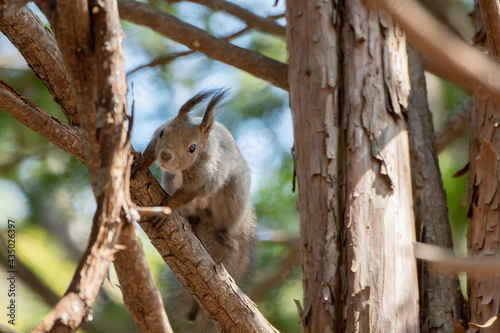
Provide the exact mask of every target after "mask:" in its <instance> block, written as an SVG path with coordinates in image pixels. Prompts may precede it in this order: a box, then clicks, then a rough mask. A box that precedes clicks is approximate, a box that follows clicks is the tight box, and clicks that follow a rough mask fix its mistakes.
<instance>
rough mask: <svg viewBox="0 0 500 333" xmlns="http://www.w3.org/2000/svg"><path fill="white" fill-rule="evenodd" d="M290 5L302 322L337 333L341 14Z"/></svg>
mask: <svg viewBox="0 0 500 333" xmlns="http://www.w3.org/2000/svg"><path fill="white" fill-rule="evenodd" d="M286 5H287V8H286V15H287V22H288V23H287V44H288V53H289V66H288V69H289V72H288V78H289V85H290V106H291V109H292V119H293V129H294V138H295V146H294V152H295V167H296V171H297V181H298V189H299V203H298V209H299V213H300V235H301V236H300V237H301V240H300V241H301V244H300V246H301V252H302V284H303V289H304V300H303V306H302V309H299V312H300V320H301V326H302V331H303V332H304V333H305V332H333V331H339V328H340V327H341V318H342V306H339V304H340V303H341V302H342V300H343V298H344V295H343V288H344V286H343V285H342V281H341V280H342V279H341V276H342V274H340V272H341V267H342V265H343V259H342V253H341V248H340V244H341V232H340V230H341V224H342V221H341V215H342V211H341V208H340V204H339V192H340V191H341V188H340V186H339V183H341V179H340V178H339V177H340V176H339V175H340V173H339V170H338V163H339V162H340V161H339V159H340V157H339V156H338V155H339V140H340V133H339V127H340V126H339V94H340V90H339V89H340V87H339V74H340V70H339V67H338V65H339V63H340V61H339V54H338V53H339V44H338V31H337V30H336V28H338V21H335V20H336V19H339V15H340V13H338V12H337V11H336V10H334V8H333V7H332V3H331V2H329V1H324V2H313V1H302V0H288V1H287V2H286ZM332 17H333V20H334V22H336V23H337V25H332Z"/></svg>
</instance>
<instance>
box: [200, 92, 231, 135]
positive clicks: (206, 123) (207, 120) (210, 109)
mask: <svg viewBox="0 0 500 333" xmlns="http://www.w3.org/2000/svg"><path fill="white" fill-rule="evenodd" d="M228 90H229V89H223V88H220V89H217V90H216V91H215V94H214V96H213V97H212V99H211V100H210V102H209V103H208V105H207V109H206V110H205V115H204V116H203V120H202V121H201V125H200V127H201V130H202V132H203V140H204V141H206V139H207V137H208V134H209V133H210V131H211V130H212V127H213V126H214V118H215V117H214V108H215V105H217V103H219V102H220V100H221V99H222V98H223V97H224V95H225V94H226V93H227V91H228Z"/></svg>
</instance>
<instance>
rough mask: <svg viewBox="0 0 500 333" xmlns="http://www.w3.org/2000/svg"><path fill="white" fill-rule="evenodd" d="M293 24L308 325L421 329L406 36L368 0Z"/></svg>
mask: <svg viewBox="0 0 500 333" xmlns="http://www.w3.org/2000/svg"><path fill="white" fill-rule="evenodd" d="M336 8H340V9H342V10H339V11H337V10H336ZM332 21H333V23H334V24H333V25H332ZM287 22H288V25H287V29H288V30H287V37H288V48H289V85H290V104H291V108H292V116H293V122H294V136H295V153H296V156H295V163H296V170H297V178H298V185H299V212H300V216H301V239H302V260H303V263H302V268H303V280H304V283H303V287H304V309H303V313H302V314H301V319H302V322H301V323H302V326H303V331H304V332H333V331H345V332H417V331H418V283H417V273H416V264H415V259H414V257H413V248H412V246H413V242H414V241H415V226H414V218H413V211H412V193H411V177H410V165H409V163H410V162H409V153H408V134H407V131H406V111H407V108H408V95H409V90H410V84H409V78H408V68H407V63H408V62H407V54H406V39H405V38H404V34H403V33H402V32H401V30H399V29H398V28H396V27H395V26H394V24H393V23H392V22H391V21H390V20H389V18H388V17H387V16H386V15H383V14H379V13H378V12H377V11H373V10H367V9H365V8H364V7H363V6H362V5H361V3H360V2H359V1H348V2H345V3H343V2H342V3H339V2H336V3H335V4H334V7H333V8H332V7H331V5H330V2H317V3H311V2H306V1H304V2H303V1H296V0H290V1H287ZM339 50H342V52H339ZM339 64H342V67H341V68H340V66H339ZM340 78H342V80H341V79H340Z"/></svg>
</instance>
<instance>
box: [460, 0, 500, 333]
mask: <svg viewBox="0 0 500 333" xmlns="http://www.w3.org/2000/svg"><path fill="white" fill-rule="evenodd" d="M479 3H480V4H483V2H482V1H481V2H478V1H476V10H475V27H476V36H475V42H476V43H477V44H478V46H480V47H482V48H487V49H489V45H488V41H495V40H498V37H499V36H491V37H490V36H488V38H486V37H487V34H488V35H490V34H492V33H493V34H496V32H495V29H491V27H489V26H488V25H487V24H489V23H491V20H486V21H484V20H483V17H485V16H487V15H488V14H487V13H486V15H485V12H484V10H485V9H486V8H482V9H480V8H479ZM481 14H483V15H481ZM488 16H490V15H488ZM485 24H486V25H485ZM485 31H486V33H485ZM498 49H500V45H496V47H495V50H498ZM492 57H495V58H497V59H498V54H493V55H492ZM481 92H484V91H481V90H477V91H476V94H475V96H474V108H473V111H472V119H471V144H470V151H469V165H470V169H469V201H470V202H469V204H470V207H469V218H470V220H469V233H468V248H469V254H470V255H472V256H473V257H476V258H477V257H479V258H483V257H490V256H498V253H499V244H500V224H499V220H500V215H499V193H500V173H499V170H500V168H499V162H498V160H499V152H500V129H499V127H498V117H499V114H500V104H499V103H498V102H495V101H493V100H491V99H490V96H489V95H488V94H484V93H481ZM468 295H469V303H468V315H469V321H471V322H474V323H478V324H484V323H486V322H487V321H488V320H489V319H490V318H492V317H494V316H498V315H499V303H500V274H495V275H494V276H488V277H485V276H483V275H482V274H480V273H472V274H469V275H468ZM470 331H471V332H476V331H477V329H474V328H470ZM499 331H500V322H499V321H498V320H496V321H495V322H494V323H493V325H491V326H490V327H488V328H483V329H481V332H485V333H488V332H499Z"/></svg>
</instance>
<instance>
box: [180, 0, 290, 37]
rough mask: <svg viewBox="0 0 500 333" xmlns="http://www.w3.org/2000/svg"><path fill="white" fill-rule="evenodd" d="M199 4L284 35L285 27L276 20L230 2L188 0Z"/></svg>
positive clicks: (272, 32) (258, 27)
mask: <svg viewBox="0 0 500 333" xmlns="http://www.w3.org/2000/svg"><path fill="white" fill-rule="evenodd" d="M188 1H190V2H193V3H197V4H199V5H203V6H206V7H208V8H210V9H213V10H222V11H224V12H226V13H228V14H231V15H232V16H234V17H236V18H238V19H240V20H242V21H243V22H245V23H246V24H247V25H248V26H249V27H253V28H257V29H259V30H261V31H263V32H267V33H270V34H273V35H277V36H280V37H285V36H286V28H285V27H284V26H281V25H279V24H278V23H276V21H274V20H272V19H270V18H267V17H262V16H259V15H256V14H254V13H252V12H251V11H249V10H246V9H244V8H242V7H240V6H238V5H236V4H234V3H232V2H228V1H224V0H188Z"/></svg>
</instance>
